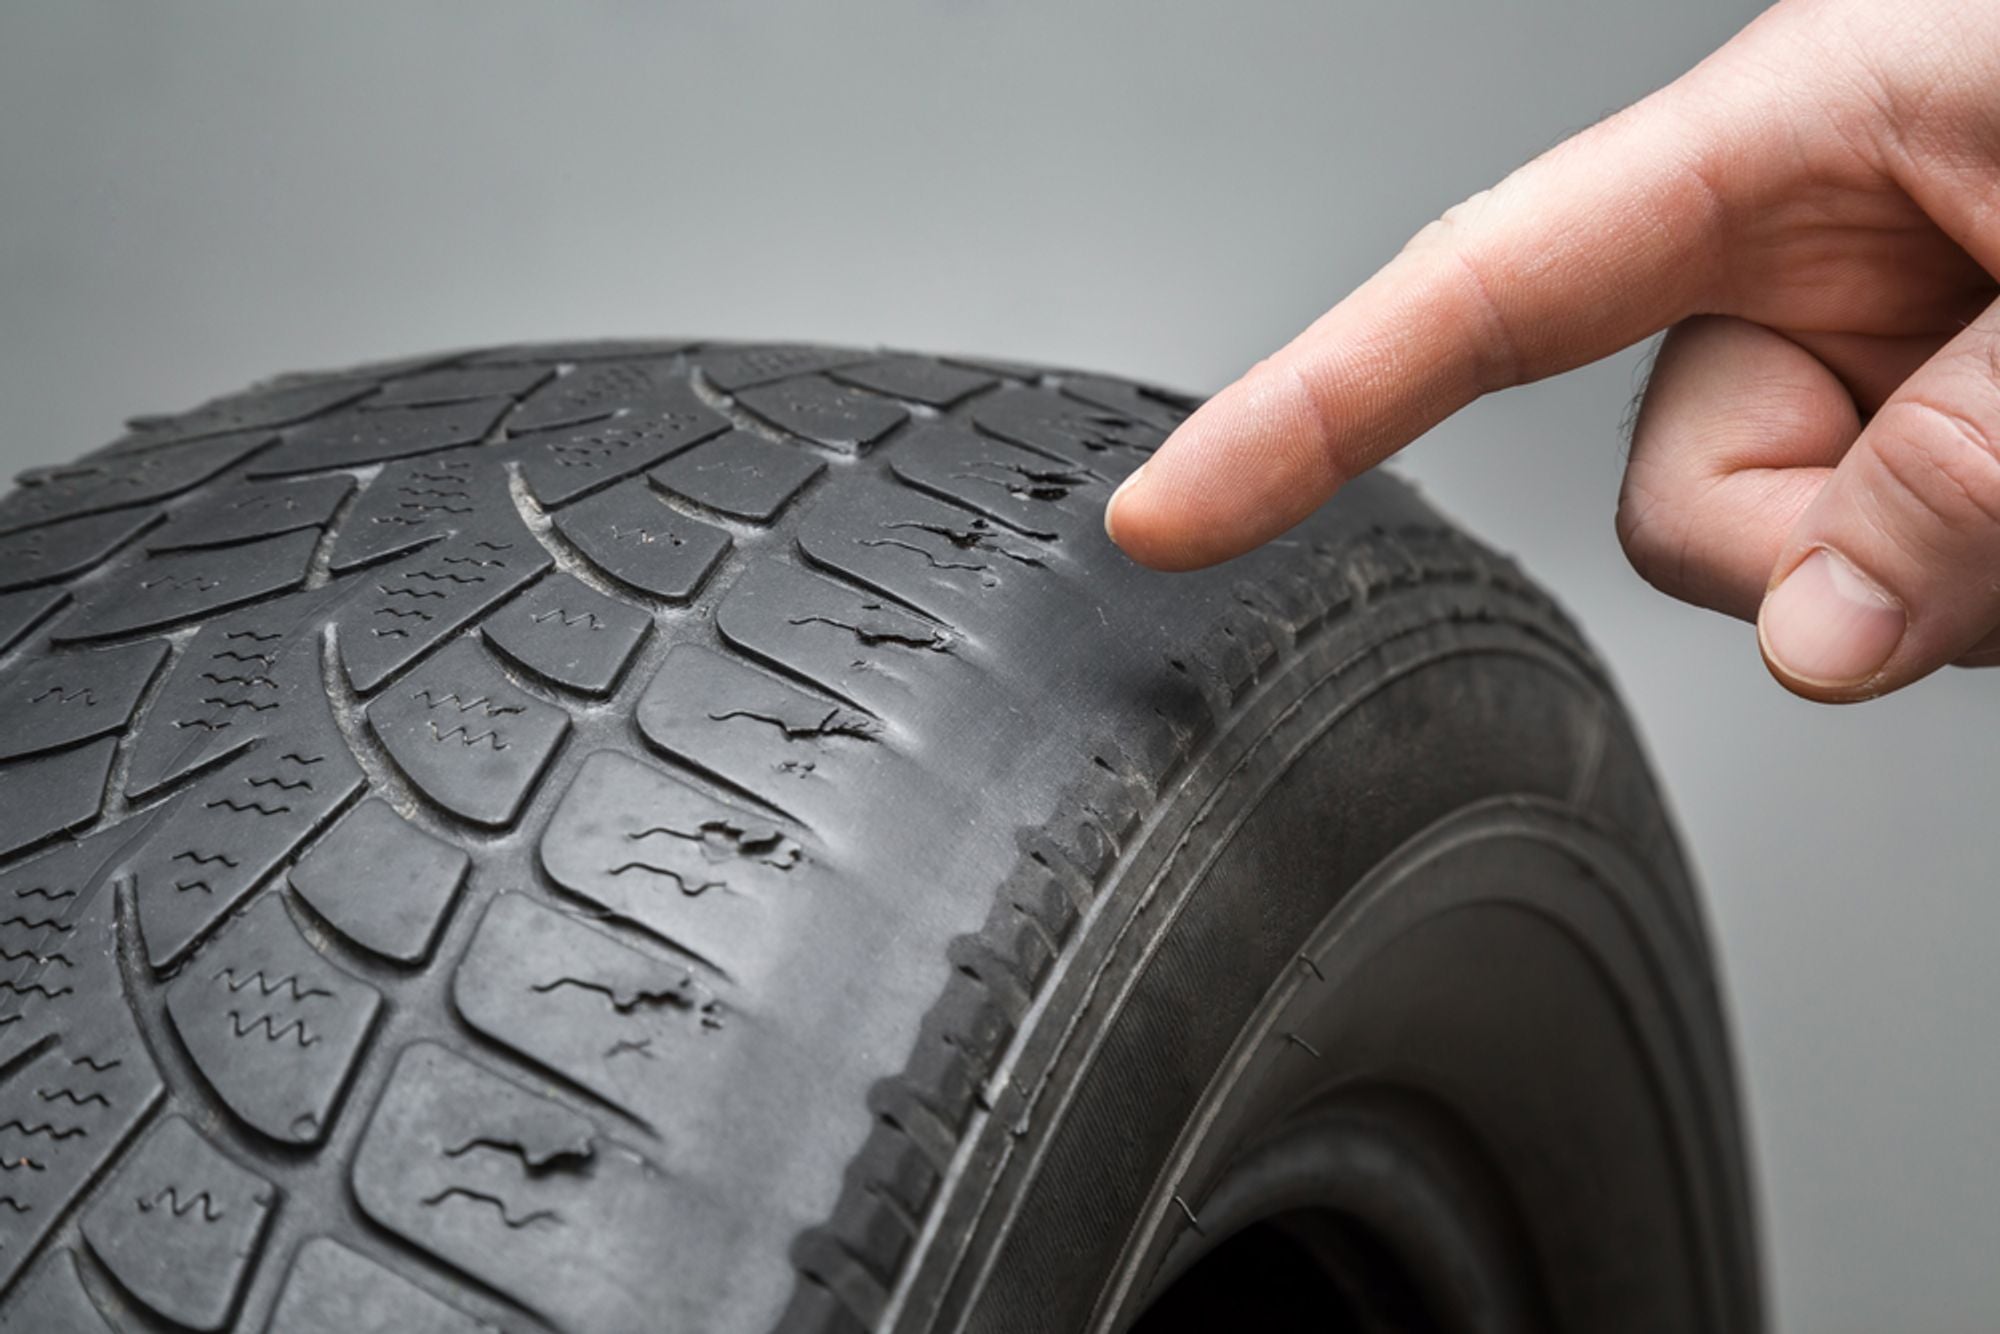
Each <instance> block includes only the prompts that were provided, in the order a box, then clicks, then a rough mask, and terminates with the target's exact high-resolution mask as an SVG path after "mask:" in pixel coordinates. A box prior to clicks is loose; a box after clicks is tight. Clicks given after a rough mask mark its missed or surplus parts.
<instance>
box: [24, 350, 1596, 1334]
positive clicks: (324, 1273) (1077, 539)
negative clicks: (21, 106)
mask: <svg viewBox="0 0 2000 1334" xmlns="http://www.w3.org/2000/svg"><path fill="white" fill-rule="evenodd" d="M1191 406H1192V401H1191V400H1187V399H1185V398H1182V397H1180V396H1177V395H1173V394H1171V393H1169V392H1167V391H1163V390H1158V389H1155V388H1153V387H1150V386H1143V385H1135V384H1131V383H1128V382H1125V381H1122V380H1116V379H1111V378H1108V377H1103V376H1091V375H1077V374H1072V373H1067V372H1057V371H1048V370H1044V369H1042V368H1038V367H1029V366H1021V365H1018V364H1015V363H1005V362H990V361H982V360H979V359H969V358H933V357H923V356H917V355H913V354H908V353H885V352H879V351H867V350H850V349H841V348H823V347H813V346H801V345H756V346H732V345H705V344H697V343H691V342H686V341H657V342H637V341H630V340H625V341H613V342H604V343H564V344H549V345H543V346H530V347H520V348H502V349H491V350H485V351H475V352H457V353H446V354H439V355H435V356H425V357H416V358H405V359H402V360H400V361H396V362H389V363H380V364H377V365H374V366H369V367H358V368H353V369H351V370H348V371H338V372H332V373H328V374H322V375H307V376H290V377H284V378H282V379H279V380H275V381H272V382H269V383H267V384H265V385H261V386H257V387H253V388H252V389H250V390H248V391H245V392H244V393H241V394H236V395H230V396H226V397H224V398H221V399H217V400H214V401H212V402H210V403H207V404H203V405H201V406H198V407H196V408H194V409H192V410H190V411H188V412H184V413H179V414H168V415H162V416H154V417H140V418H135V419H134V420H133V422H132V426H131V430H130V431H129V433H128V434H127V435H125V436H123V437H121V438H120V439H119V440H117V441H115V442H113V444H112V445H110V446H108V447H107V448H106V449H104V450H101V451H99V452H98V453H97V454H95V455H92V456H90V457H89V458H86V459H84V460H82V461H81V462H79V463H76V464H73V465H64V466H60V467H54V468H43V469H37V470H34V471H33V472H31V473H29V474H27V475H25V476H24V477H23V478H22V479H21V487H20V489H19V490H17V491H15V492H14V493H12V494H11V495H9V496H7V497H5V498H4V499H0V653H4V657H0V716H4V718H5V720H6V724H7V725H6V727H5V728H0V1285H4V1286H0V1328H36V1329H42V1328H78V1329H89V1328H93V1327H95V1326H94V1325H93V1322H96V1324H100V1325H102V1327H104V1328H111V1327H113V1325H112V1323H111V1322H110V1321H108V1320H105V1319H103V1318H102V1316H101V1315H100V1313H101V1312H107V1311H111V1312H116V1311H124V1310H128V1309H142V1310H144V1311H147V1312H149V1313H150V1314H148V1315H147V1316H145V1317H144V1318H145V1319H146V1320H148V1321H156V1322H157V1321H166V1322H174V1323H176V1324H178V1325H179V1326H182V1327H186V1328H193V1329H202V1330H224V1329H227V1330H232V1331H250V1330H267V1329H268V1330H273V1331H279V1330H282V1331H285V1334H291V1332H292V1331H301V1332H302V1334H308V1332H316V1331H319V1330H329V1331H330V1330H334V1329H342V1330H349V1329H351V1330H357V1331H370V1330H383V1331H386V1330H390V1329H395V1330H399V1331H401V1330H410V1331H424V1332H426V1334H467V1332H468V1331H473V1330H480V1329H507V1330H510V1331H513V1330H535V1329H544V1328H549V1329H563V1330H577V1331H595V1330H606V1331H624V1330H628V1329H639V1328H648V1329H650V1328H676V1329H679V1328H686V1329H696V1328H699V1329H703V1330H712V1331H715V1332H716V1334H738V1332H739V1331H749V1330H756V1329H770V1328H774V1327H775V1328H779V1329H782V1330H784V1331H786V1334H834V1332H836V1331H840V1332H842V1334H845V1332H848V1331H854V1330H859V1329H865V1328H869V1327H871V1325H872V1323H873V1321H874V1319H875V1317H876V1316H877V1315H878V1314H880V1312H881V1311H882V1310H883V1309H884V1308H885V1304H886V1303H887V1302H888V1301H889V1300H890V1298H891V1294H892V1293H893V1291H894V1289H895V1288H896V1285H897V1283H898V1281H899V1275H900V1274H901V1272H902V1268H903V1266H905V1265H906V1264H907V1263H908V1262H909V1260H910V1257H911V1256H912V1254H913V1253H914V1252H915V1249H916V1247H917V1246H918V1244H919V1242H918V1233H919V1231H920V1230H921V1226H922V1223H923V1220H924V1219H925V1217H926V1214H927V1211H928V1210H929V1209H930V1208H931V1207H932V1205H933V1203H934V1201H935V1197H936V1193H937V1191H938V1189H939V1183H940V1181H941V1180H942V1179H943V1176H944V1174H945V1173H946V1171H947V1170H948V1169H949V1168H950V1165H951V1162H952V1160H953V1157H954V1155H955V1154H956V1153H957V1152H958V1150H959V1145H960V1135H961V1133H962V1132H963V1130H964V1128H965V1127H966V1126H967V1125H968V1124H969V1123H970V1121H971V1119H972V1118H973V1117H974V1116H975V1115H977V1114H978V1113H979V1111H980V1109H981V1108H983V1107H985V1106H986V1105H987V1104H988V1103H989V1102H990V1101H991V1093H992V1091H991V1090H989V1089H988V1088H987V1087H986V1084H987V1081H988V1079H989V1077H990V1076H991V1074H992V1072H993V1071H994V1069H996V1068H997V1063H998V1062H1000V1061H1001V1060H1003V1059H1004V1056H1005V1053H1006V1051H1007V1048H1008V1046H1009V1044H1010V1043H1011V1042H1012V1041H1014V1039H1015V1037H1016V1035H1017V1028H1018V1026H1019V1025H1020V1024H1021V1022H1022V1020H1023V1016H1024V1015H1025V1014H1026V1013H1027V1011H1028V1009H1029V1007H1030V1006H1031V1004H1032V1003H1033V1001H1034V999H1035V997H1036V995H1037V994H1038V988H1039V987H1040V986H1041V985H1042V982H1043V980H1044V979H1045V978H1046V977H1047V976H1048V975H1049V973H1050V972H1051V970H1052V969H1053V968H1054V967H1055V965H1056V962H1057V960H1058V959H1059V957H1060V955H1061V953H1062V951H1063V950H1064V948H1065V947H1066V944H1067V942H1069V941H1070V940H1072V939H1073V937H1074V934H1075V932H1076V929H1077V924H1078V923H1079V922H1080V921H1081V920H1082V919H1083V916H1084V914H1085V913H1086V912H1087V910H1088V907H1089V905H1090V903H1091V902H1092V900H1093V897H1094V896H1095V895H1096V894H1097V892H1098V888H1099V886H1100V885H1101V883H1102V881H1103V880H1104V878H1105V877H1106V876H1107V875H1109V874H1111V873H1112V870H1113V868H1114V866H1115V863H1116V861H1117V859H1118V857H1119V856H1120V854H1121V851H1122V850H1123V849H1124V848H1126V847H1127V846H1128V844H1129V841H1130V839H1131V838H1132V837H1133V835H1134V831H1135V830H1136V829H1137V827H1138V825H1139V821H1140V820H1141V818H1142V817H1143V815H1144V813H1145V812H1146V811H1147V810H1148V809H1150V808H1151V805H1152V804H1153V803H1154V802H1155V801H1156V800H1157V798H1158V794H1159V793H1160V792H1162V791H1163V790H1164V789H1165V787H1166V786H1167V785H1168V784H1169V783H1171V782H1172V781H1173V779H1174V777H1175V776H1176V775H1177V774H1178V773H1180V772H1181V771H1182V769H1183V768H1184V766H1186V765H1187V764H1188V763H1189V762H1190V759H1191V757H1193V756H1194V755H1196V754H1197V753H1198V752H1199V749H1200V747H1201V746H1202V745H1203V744H1204V742H1205V740H1206V738H1208V737H1209V736H1211V735H1213V734H1214V732H1215V729H1216V728H1217V727H1219V726H1220V725H1222V722H1223V720H1224V719H1226V717H1227V716H1228V715H1229V713H1230V711H1231V710H1232V709H1233V708H1236V707H1237V706H1238V705H1239V704H1240V703H1241V702H1242V701H1243V700H1244V699H1246V698H1247V697H1248V696H1249V695H1250V694H1251V693H1252V692H1254V690H1255V689H1256V688H1257V686H1258V683H1259V682H1262V681H1266V680H1269V679H1270V678H1271V677H1272V676H1273V675H1274V674H1277V673H1279V672H1281V671H1283V670H1285V668H1286V666H1287V664H1288V663H1290V662H1292V661H1294V660H1295V658H1296V655H1297V654H1298V653H1299V652H1300V651H1301V646H1302V645H1305V644H1307V643H1308V642H1309V641H1310V640H1312V638H1313V637H1314V636H1315V635H1319V634H1323V633H1326V632H1327V629H1328V627H1333V626H1337V625H1340V624H1343V623H1346V622H1347V621H1350V620H1352V619H1354V618H1356V617H1358V616H1360V615H1363V614H1365V613H1366V611H1367V610H1368V609H1369V608H1370V607H1371V606H1374V605H1376V604H1378V603H1386V602H1387V601H1388V600H1391V599H1394V598H1396V597H1398V596H1401V595H1403V594H1405V593H1411V592H1423V593H1425V594H1426V595H1427V596H1429V595H1443V593H1450V594H1451V595H1452V596H1460V595H1462V599H1463V608H1462V614H1464V615H1466V616H1479V615H1493V614H1498V613H1496V612H1495V611H1494V610H1493V608H1495V607H1496V606H1504V607H1505V608H1507V609H1509V610H1508V611H1507V614H1508V615H1514V616H1517V617H1519V618H1520V619H1521V620H1522V621H1523V623H1524V624H1532V625H1534V626H1536V627H1539V629H1538V630H1537V633H1542V634H1545V635H1546V636H1547V637H1548V638H1549V640H1550V642H1551V643H1557V644H1560V645H1561V646H1562V651H1564V652H1565V653H1568V654H1570V655H1571V656H1572V657H1574V658H1575V659H1576V660H1577V661H1578V662H1580V663H1583V664H1585V665H1586V670H1588V669H1589V668H1588V664H1589V659H1588V656H1587V654H1586V652H1585V651H1584V650H1583V649H1582V648H1581V647H1580V646H1579V645H1578V644H1577V643H1576V641H1575V639H1574V636H1573V635H1572V634H1571V632H1570V631H1569V630H1568V628H1567V627H1566V625H1565V624H1564V623H1563V622H1562V621H1561V619H1560V617H1559V616H1558V615H1557V614H1556V613H1555V612H1553V611H1552V610H1551V609H1550V608H1549V607H1548V605H1547V604H1546V602H1545V600H1544V599H1542V598H1541V596H1540V595H1539V594H1538V593H1536V592H1535V591H1534V590H1533V589H1532V588H1531V587H1530V586H1529V585H1528V584H1527V583H1526V582H1525V581H1524V580H1522V579H1521V578H1520V576H1519V575H1518V573H1517V572H1514V571H1512V569H1511V567H1509V566H1507V565H1506V564H1505V563H1504V562H1501V561H1499V560H1498V559H1497V558H1494V557H1492V556H1491V555H1490V554H1488V553H1485V552H1483V551H1482V550H1480V549H1478V548H1477V547H1475V546H1473V545H1472V544H1471V543H1469V542H1467V541H1465V540H1464V539H1462V538H1460V537H1458V536H1456V535H1455V534H1453V533H1451V532H1450V531H1449V530H1448V529H1447V528H1445V527H1444V526H1442V525H1441V524H1440V522H1439V521H1437V520H1436V519H1435V518H1434V516H1431V515H1430V514H1429V511H1428V510H1426V509H1424V507H1423V506H1422V505H1421V504H1420V503H1419V502H1417V501H1415V500H1414V499H1412V498H1410V497H1409V496H1408V494H1407V493H1406V492H1405V491H1404V490H1402V489H1401V488H1400V487H1399V486H1397V485H1396V484H1394V483H1391V482H1387V481H1373V482H1368V483H1364V484H1359V485H1358V486H1357V488H1355V490H1356V492H1357V494H1359V495H1360V496H1361V497H1362V499H1360V500H1357V501H1352V502H1349V508H1348V509H1346V510H1340V509H1339V507H1336V510H1337V511H1339V512H1337V513H1334V514H1333V515H1332V517H1330V518H1326V519H1324V520H1316V521H1314V524H1312V525H1308V526H1307V527H1306V528H1305V529H1302V530H1301V532H1300V533H1299V534H1295V535H1294V536H1293V537H1292V538H1289V539H1287V541H1286V542H1285V543H1281V544H1279V545H1278V546H1276V547H1274V548H1272V549H1270V550H1268V551H1266V552H1264V553H1260V554H1259V555H1257V556H1255V557H1252V558H1250V559H1248V560H1246V561H1245V562H1243V563H1241V564H1240V565H1238V566H1237V567H1235V568H1233V569H1232V570H1230V571H1226V572H1220V573H1217V574H1214V575H1204V576H1198V577H1195V578H1192V579H1189V580H1186V581H1182V582H1179V583H1176V584H1174V585H1172V587H1171V590H1170V591H1163V587H1162V585H1161V584H1159V583H1157V582H1149V581H1147V580H1146V579H1145V578H1144V577H1143V576H1141V575H1139V574H1137V573H1136V572H1134V571H1132V570H1131V569H1130V568H1129V567H1126V566H1124V565H1123V564H1122V563H1121V562H1119V561H1118V560H1117V559H1116V557H1115V556H1114V555H1113V554H1112V553H1111V550H1110V548H1109V546H1108V544H1107V543H1106V542H1105V539H1104V537H1103V535H1102V530H1101V526H1100V519H1099V515H1100V512H1101V508H1102V504H1103V501H1104V499H1105V497H1106V496H1108V494H1109V492H1110V489H1111V488H1112V487H1113V486H1115V485H1116V484H1117V482H1118V481H1119V480H1120V479H1121V478H1122V477H1123V476H1125V475H1126V474H1127V473H1129V471H1130V470H1131V469H1132V468H1134V467H1136V466H1137V465H1138V464H1139V463H1140V462H1141V461H1142V460H1143V459H1144V458H1145V457H1146V456H1147V454H1148V453H1149V452H1150V451H1151V450H1152V449H1153V448H1154V447H1156V446H1157V445H1158V444H1159V442H1160V441H1161V440H1162V439H1163V438H1164V437H1165V434H1166V432H1167V431H1169V430H1170V429H1171V428H1172V427H1173V425H1174V424H1175V423H1177V422H1178V421H1179V420H1180V419H1181V418H1182V417H1183V416H1184V415H1185V413H1186V412H1187V411H1188V410H1189V409H1190V408H1191ZM1441 591H1442V592H1441ZM1029 645H1038V646H1039V647H1037V648H1034V649H1033V651H1030V649H1029V647H1028V646H1029ZM23 1322H26V1323H25V1324H24V1323H23ZM51 1322H54V1323H51ZM148 1327H150V1326H148Z"/></svg>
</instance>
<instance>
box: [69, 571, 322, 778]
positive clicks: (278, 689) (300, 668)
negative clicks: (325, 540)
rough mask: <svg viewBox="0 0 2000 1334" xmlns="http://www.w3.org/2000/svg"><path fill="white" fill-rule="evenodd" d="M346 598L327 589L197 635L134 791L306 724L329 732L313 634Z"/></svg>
mask: <svg viewBox="0 0 2000 1334" xmlns="http://www.w3.org/2000/svg"><path fill="white" fill-rule="evenodd" d="M339 596H340V593H339V591H338V590H335V589H327V590H323V591H317V592H313V593H307V594H301V595H299V596H295V597H288V598H283V599H280V600H278V601H275V602H270V603H265V604H262V605H259V606H255V607H248V608H245V609H243V610H241V611H237V612H232V613H230V614H229V615H227V616H223V617H220V618H218V619H216V620H213V621H210V622H208V623H207V624H206V625H204V626H202V627H201V629H200V630H198V631H196V632H195V635H194V637H193V638H192V639H190V640H189V641H188V644H187V648H186V650H185V651H184V652H182V654H181V656H180V657H179V658H178V659H176V660H175V662H174V665H173V666H172V667H171V668H170V669H169V675H168V677H167V680H166V682H165V683H164V684H163V685H162V686H161V687H160V692H159V694H158V695H157V696H156V697H155V699H154V701H153V705H152V707H151V708H150V709H148V710H147V714H146V719H145V722H144V723H143V724H142V725H141V727H140V728H139V731H138V736H137V738H136V740H135V743H134V746H133V750H132V757H131V764H130V766H129V767H128V769H127V772H126V778H125V790H126V792H127V794H128V795H131V796H135V797H137V796H142V795H144V794H146V793H148V792H151V791H152V790H153V789H154V788H156V787H158V786H160V785H161V784H162V783H167V782H171V781H173V780H174V779H178V778H181V777H183V776H185V775H187V774H190V773H193V772H194V771H195V770H196V769H199V768H202V767H203V766H205V765H208V764H212V763H214V762H215V761H217V760H220V759H222V758H224V757H225V756H227V755H229V754H231V753H233V752H235V751H238V750H241V749H242V748H243V747H244V746H246V745H248V744H250V743H251V742H252V741H255V740H256V739H257V738H259V737H263V736H270V735H272V734H274V733H276V732H278V731H281V730H285V731H288V730H289V729H290V728H292V727H293V726H294V725H297V724H300V723H303V725H305V726H307V727H313V726H318V725H325V726H329V727H330V726H331V725H332V721H333V715H332V713H331V712H329V711H328V708H327V703H326V689H325V686H324V685H323V684H322V682H321V680H320V664H319V645H318V643H317V636H315V635H314V634H313V633H312V632H311V629H310V627H311V626H312V625H313V623H314V622H315V621H316V620H317V618H318V617H319V616H320V615H321V614H322V613H323V612H324V611H325V609H326V608H327V607H328V606H329V605H331V603H332V602H333V601H334V600H335V599H336V598H338V597H339ZM104 651H105V650H99V652H104Z"/></svg>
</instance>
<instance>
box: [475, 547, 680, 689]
mask: <svg viewBox="0 0 2000 1334" xmlns="http://www.w3.org/2000/svg"><path fill="white" fill-rule="evenodd" d="M652 625H653V618H652V617H650V616H648V615H647V614H646V613H645V612H643V611H640V610H639V609H638V608H637V607H632V606H628V605H627V604H625V603H623V602H619V601H617V600H616V599H614V598H608V597H606V596H604V594H602V593H600V592H598V591H597V590H596V589H594V588H592V587H590V585H588V584H586V583H584V582H583V581H582V580H580V579H577V578H575V577H574V576H572V575H567V574H557V575H553V576H551V577H550V578H547V579H544V580H542V581H541V582H540V583H538V584H536V585H535V586H534V587H533V588H531V589H529V590H528V591H527V592H526V593H524V594H522V595H521V596H520V597H518V598H516V599H514V601H512V602H510V603H508V604H507V606H505V607H504V608H502V609H501V610H500V611H499V612H497V613H495V614H494V615H493V616H492V617H490V618H488V619H487V620H486V622H485V623H484V624H483V625H481V626H480V632H481V633H482V634H484V635H485V636H486V642H487V643H489V644H492V645H493V646H494V647H495V648H497V649H499V650H500V651H501V652H502V653H504V654H506V655H507V656H508V657H510V658H512V659H513V660H514V661H515V662H518V663H520V664H521V666H523V667H525V668H527V669H528V670H529V671H531V672H533V673H535V674H536V675H537V676H541V677H543V678H545V679H547V680H550V681H554V682H555V683H556V684H558V685H563V686H568V687H569V688H570V689H571V690H575V691H579V692H581V693H583V694H586V695H604V694H609V693H610V691H611V688H612V687H613V686H614V685H616V684H617V683H618V678H619V677H620V676H621V675H623V673H624V671H625V664H626V663H628V662H630V661H631V660H632V655H633V654H634V653H636V652H637V651H638V649H639V644H640V642H641V641H642V640H644V639H645V637H646V632H647V631H648V630H650V629H651V628H652Z"/></svg>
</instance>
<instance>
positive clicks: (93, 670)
mask: <svg viewBox="0 0 2000 1334" xmlns="http://www.w3.org/2000/svg"><path fill="white" fill-rule="evenodd" d="M166 656H167V645H166V644H165V642H163V641H161V640H147V641H145V642H143V643H138V644H121V645H119V646H117V647H115V648H99V649H78V650H73V651H70V652H66V653H53V654H50V655H48V656H46V657H41V658H29V659H24V660H22V661H21V662H19V663H17V664H15V667H14V670H13V671H11V672H9V673H8V674H7V676H6V678H5V679H4V680H0V717H5V718H6V719H7V726H6V727H5V728H0V760H8V759H13V758H15V757H16V756H20V755H35V754H39V753H40V752H42V751H45V750H54V749H56V748H57V747H59V746H67V745H71V744H72V743H74V742H78V741H84V740H88V739H89V738H91V737H98V736H104V735H105V734H106V733H109V732H117V731H120V730H122V729H123V728H124V727H125V724H127V723H129V722H130V721H131V720H132V711H133V710H134V709H136V708H138V706H139V696H140V695H141V694H143V693H144V691H145V689H146V683H147V682H149V681H151V680H152V679H153V673H155V672H157V671H158V670H159V669H160V664H161V662H163V661H165V659H166Z"/></svg>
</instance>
